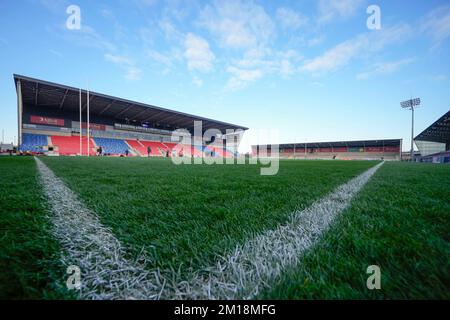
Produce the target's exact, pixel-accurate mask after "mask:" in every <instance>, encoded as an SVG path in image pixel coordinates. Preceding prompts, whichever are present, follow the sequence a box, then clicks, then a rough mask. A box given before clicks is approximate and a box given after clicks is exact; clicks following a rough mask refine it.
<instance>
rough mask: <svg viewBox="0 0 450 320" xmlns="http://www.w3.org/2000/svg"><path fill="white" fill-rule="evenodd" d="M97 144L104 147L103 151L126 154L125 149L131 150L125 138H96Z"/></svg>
mask: <svg viewBox="0 0 450 320" xmlns="http://www.w3.org/2000/svg"><path fill="white" fill-rule="evenodd" d="M94 141H95V144H96V145H97V146H99V147H102V149H103V153H107V154H124V153H125V150H129V148H128V145H127V144H126V143H125V141H123V140H119V139H111V138H94Z"/></svg>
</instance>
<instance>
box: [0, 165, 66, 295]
mask: <svg viewBox="0 0 450 320" xmlns="http://www.w3.org/2000/svg"><path fill="white" fill-rule="evenodd" d="M37 179H38V177H37V171H36V166H35V162H34V159H33V158H28V157H14V158H10V157H0V248H1V250H0V270H1V272H0V299H56V298H58V299H59V298H69V297H71V296H70V294H69V293H68V292H66V291H65V290H64V289H63V288H62V287H60V286H57V282H56V281H57V279H58V280H59V281H60V282H61V283H64V282H63V281H64V278H63V277H64V274H65V269H64V267H63V266H62V265H61V264H60V263H59V258H60V256H61V253H60V248H59V245H58V243H57V242H56V240H54V239H53V238H52V236H51V234H50V232H51V230H50V229H51V224H50V222H49V221H48V219H47V217H46V214H47V212H46V208H45V200H44V199H43V198H42V193H41V188H40V186H39V185H38V180H37Z"/></svg>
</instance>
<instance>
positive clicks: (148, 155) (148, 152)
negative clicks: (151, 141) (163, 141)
mask: <svg viewBox="0 0 450 320" xmlns="http://www.w3.org/2000/svg"><path fill="white" fill-rule="evenodd" d="M151 153H152V148H150V146H148V147H147V157H150V154H151Z"/></svg>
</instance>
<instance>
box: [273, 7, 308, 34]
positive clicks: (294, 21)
mask: <svg viewBox="0 0 450 320" xmlns="http://www.w3.org/2000/svg"><path fill="white" fill-rule="evenodd" d="M276 17H277V20H278V22H279V23H280V25H281V26H282V27H283V28H284V29H293V30H296V29H298V28H300V27H301V26H303V25H305V24H307V23H308V18H307V17H306V16H304V15H302V14H300V13H297V12H295V11H294V10H291V9H289V8H278V9H277V13H276Z"/></svg>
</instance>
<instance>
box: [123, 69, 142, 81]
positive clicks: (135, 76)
mask: <svg viewBox="0 0 450 320" xmlns="http://www.w3.org/2000/svg"><path fill="white" fill-rule="evenodd" d="M125 79H127V80H140V79H142V70H141V69H139V68H137V67H128V68H127V69H126V73H125Z"/></svg>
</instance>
